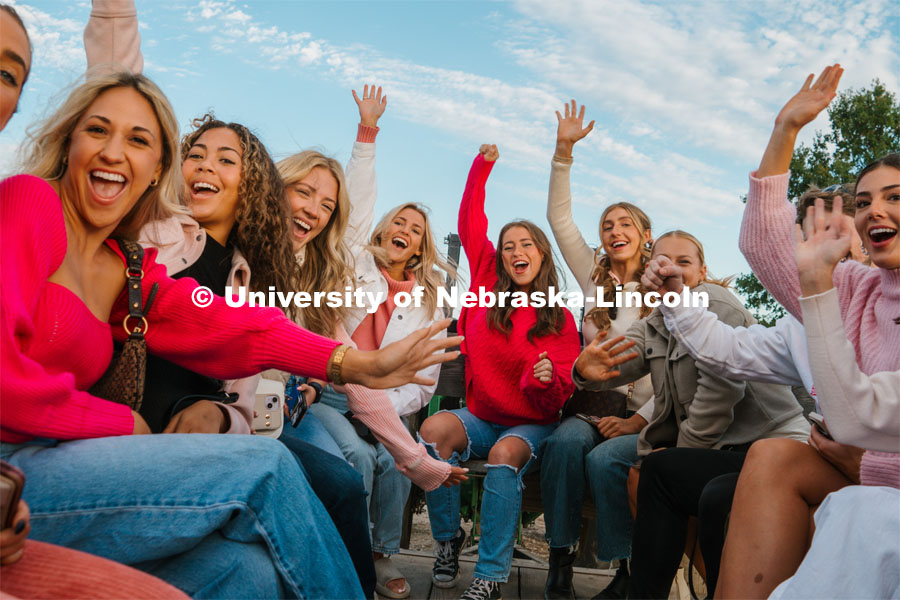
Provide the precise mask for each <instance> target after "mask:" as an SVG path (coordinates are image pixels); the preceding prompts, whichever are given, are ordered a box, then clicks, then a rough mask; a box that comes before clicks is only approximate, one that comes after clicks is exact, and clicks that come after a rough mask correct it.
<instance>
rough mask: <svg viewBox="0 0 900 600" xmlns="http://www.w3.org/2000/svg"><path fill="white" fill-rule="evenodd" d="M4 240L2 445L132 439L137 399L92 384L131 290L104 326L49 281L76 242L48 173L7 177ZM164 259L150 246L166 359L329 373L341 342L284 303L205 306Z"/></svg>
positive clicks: (224, 375)
mask: <svg viewBox="0 0 900 600" xmlns="http://www.w3.org/2000/svg"><path fill="white" fill-rule="evenodd" d="M0 238H2V240H3V243H2V249H0V281H2V282H3V292H2V294H0V325H2V330H0V336H2V337H0V414H2V422H0V440H2V441H4V442H13V443H19V442H24V441H27V440H29V439H31V438H35V437H46V438H54V439H81V438H91V437H103V436H110V435H128V434H130V433H131V432H132V430H133V428H134V422H133V419H132V416H131V410H130V409H129V408H128V407H127V406H125V405H123V404H117V403H115V402H109V401H107V400H103V399H100V398H97V397H95V396H92V395H90V394H88V393H87V392H86V391H84V390H86V389H88V388H89V387H90V386H91V385H92V384H93V383H94V382H95V381H97V379H99V378H100V376H101V375H102V374H103V372H104V371H105V370H106V368H107V366H108V365H109V361H110V358H111V356H112V339H113V337H115V338H116V339H118V340H124V338H125V331H124V329H123V327H122V320H123V319H124V317H125V315H126V314H127V312H128V311H127V306H126V295H125V293H124V290H123V293H122V295H121V296H120V297H119V299H118V300H117V301H116V303H115V305H114V306H113V309H112V313H111V314H110V317H109V323H104V322H101V321H99V320H98V319H97V318H96V317H95V316H94V315H93V314H92V313H91V312H90V310H89V309H88V308H87V306H86V305H85V304H84V302H82V301H81V299H80V298H79V297H78V296H76V295H75V294H74V293H72V292H71V291H70V290H69V289H67V288H65V287H63V286H61V285H58V284H55V283H52V282H49V281H47V279H48V278H49V277H50V275H52V274H53V273H55V272H56V270H57V269H59V267H60V265H61V264H62V261H63V258H64V257H65V254H66V246H67V239H66V227H65V222H64V219H63V213H62V203H61V201H60V198H59V196H58V195H57V194H56V192H55V191H54V190H53V188H52V187H50V185H48V184H47V182H45V181H44V180H43V179H40V178H37V177H33V176H30V175H19V176H16V177H11V178H9V179H6V180H4V181H3V182H2V183H0ZM108 243H109V244H110V247H111V248H112V249H113V250H114V251H116V253H117V254H119V256H120V257H122V255H121V253H119V250H118V245H116V244H115V243H113V242H108ZM155 257H156V250H155V249H149V250H146V253H145V256H144V279H143V282H142V292H143V295H144V300H145V302H146V299H147V295H148V294H149V293H150V289H151V288H152V287H153V284H154V283H159V292H158V293H157V295H156V299H155V300H154V302H153V305H152V307H151V310H150V313H149V314H148V320H149V323H150V324H149V328H148V331H147V335H146V340H147V346H148V348H149V350H150V351H152V352H153V353H154V354H156V355H158V356H161V357H163V358H165V359H167V360H170V361H172V362H174V363H176V364H179V365H182V366H184V367H187V368H189V369H191V370H193V371H196V372H198V373H201V374H203V375H207V376H210V377H215V378H218V379H236V378H239V377H246V376H248V375H253V374H255V373H259V372H261V371H263V370H265V369H270V368H275V369H281V370H284V371H289V372H292V373H302V374H305V375H309V376H312V377H317V378H320V379H322V378H325V369H326V366H327V364H328V359H329V357H330V356H331V353H332V352H333V351H334V348H335V347H336V346H337V345H338V343H337V342H336V341H334V340H329V339H326V338H322V337H319V336H317V335H315V334H312V333H310V332H308V331H306V330H303V329H301V328H300V327H298V326H297V325H295V324H294V323H292V322H291V321H290V320H289V319H288V318H287V317H285V316H284V314H283V313H282V312H281V311H280V310H278V309H277V308H250V307H240V308H232V307H229V306H227V305H226V304H225V301H224V299H222V298H220V297H215V298H214V300H213V303H212V304H211V305H210V306H208V307H206V308H197V307H196V306H195V305H194V304H193V302H192V301H191V292H192V290H193V289H194V288H195V287H196V286H197V282H196V281H194V280H193V279H188V278H185V279H179V280H177V281H176V280H174V279H171V278H169V277H168V276H166V270H165V267H163V266H161V265H158V264H156V262H155V260H154V259H155ZM122 260H123V264H124V257H122Z"/></svg>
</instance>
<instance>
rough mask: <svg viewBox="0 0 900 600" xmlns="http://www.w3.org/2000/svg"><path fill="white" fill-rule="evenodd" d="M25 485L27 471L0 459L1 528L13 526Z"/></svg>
mask: <svg viewBox="0 0 900 600" xmlns="http://www.w3.org/2000/svg"><path fill="white" fill-rule="evenodd" d="M24 487H25V473H23V472H22V471H20V470H19V469H18V468H16V467H14V466H12V465H11V464H9V463H8V462H6V461H0V528H2V529H8V528H10V527H12V526H13V520H14V519H15V518H16V510H17V509H18V506H19V500H20V499H21V498H22V488H24Z"/></svg>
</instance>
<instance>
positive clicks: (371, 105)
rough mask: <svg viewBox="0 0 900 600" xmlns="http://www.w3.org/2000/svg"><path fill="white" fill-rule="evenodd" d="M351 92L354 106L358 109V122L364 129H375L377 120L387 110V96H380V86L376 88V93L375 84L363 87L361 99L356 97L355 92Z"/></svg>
mask: <svg viewBox="0 0 900 600" xmlns="http://www.w3.org/2000/svg"><path fill="white" fill-rule="evenodd" d="M351 91H352V92H353V99H354V100H356V106H357V107H359V122H360V123H362V124H363V126H364V127H377V126H378V119H380V118H381V115H383V114H384V110H385V109H386V108H387V95H385V96H382V95H381V86H378V89H377V91H376V89H375V84H372V85H371V87H370V86H368V85H366V86H364V87H363V95H362V98H360V97H359V96H357V95H356V90H351Z"/></svg>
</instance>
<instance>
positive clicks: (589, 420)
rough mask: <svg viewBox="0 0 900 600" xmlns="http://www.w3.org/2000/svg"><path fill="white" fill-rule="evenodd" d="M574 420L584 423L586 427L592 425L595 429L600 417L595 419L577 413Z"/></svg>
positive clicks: (592, 416) (591, 416)
mask: <svg viewBox="0 0 900 600" xmlns="http://www.w3.org/2000/svg"><path fill="white" fill-rule="evenodd" d="M575 418H576V419H581V420H582V421H584V422H585V423H587V424H588V425H593V426H594V427H596V426H597V423H599V422H600V417H595V416H594V415H586V414H584V413H577V414H576V415H575Z"/></svg>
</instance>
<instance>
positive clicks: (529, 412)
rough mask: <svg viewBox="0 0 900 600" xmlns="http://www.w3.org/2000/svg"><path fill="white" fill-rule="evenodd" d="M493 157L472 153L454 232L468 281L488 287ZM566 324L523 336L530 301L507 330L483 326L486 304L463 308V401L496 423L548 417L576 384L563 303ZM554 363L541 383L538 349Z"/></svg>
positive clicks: (574, 338)
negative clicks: (487, 204)
mask: <svg viewBox="0 0 900 600" xmlns="http://www.w3.org/2000/svg"><path fill="white" fill-rule="evenodd" d="M493 166H494V163H492V162H487V161H485V160H484V158H483V157H482V156H480V155H479V156H478V157H476V158H475V162H474V163H472V169H471V170H470V171H469V179H468V181H467V182H466V190H465V192H464V193H463V198H462V203H461V205H460V207H459V238H460V241H461V242H462V246H463V248H464V249H465V251H466V257H467V258H468V259H469V271H470V272H471V273H472V285H471V287H470V288H469V289H470V290H471V291H474V292H476V293H477V291H478V289H479V288H480V287H484V288H485V290H489V291H490V290H493V289H494V284H496V282H497V273H496V271H495V269H496V250H495V249H494V245H493V244H492V243H491V242H490V240H489V239H488V237H487V224H488V223H487V217H486V216H485V214H484V195H485V194H484V186H485V183H486V182H487V178H488V175H490V173H491V169H492V168H493ZM563 313H564V315H565V324H564V325H563V328H562V331H561V332H560V333H558V334H557V335H546V336H543V337H539V338H535V340H534V342H530V341H528V338H527V336H526V334H527V332H528V330H529V329H530V328H531V327H532V326H533V325H534V323H535V321H536V320H537V311H536V309H535V308H533V307H530V306H529V307H522V308H516V309H515V310H514V311H513V313H512V319H511V320H512V331H511V333H510V335H509V336H506V335H504V334H502V333H500V332H499V331H496V330H494V329H492V328H490V327H488V323H487V308H483V307H473V308H464V309H463V311H462V314H460V317H459V325H458V329H459V332H460V334H462V335H464V336H465V337H466V339H465V341H464V342H463V345H462V350H463V353H464V354H465V356H466V407H467V408H468V409H469V411H470V412H471V413H472V414H473V415H475V416H476V417H478V418H479V419H484V420H485V421H490V422H492V423H497V424H500V425H519V424H523V423H553V422H555V421H558V420H559V411H560V409H561V408H562V406H563V404H565V402H566V400H567V399H568V398H569V396H571V395H572V392H573V391H574V390H575V384H574V383H573V382H572V365H573V364H574V363H575V359H576V358H578V353H579V352H580V351H581V345H580V343H579V340H578V331H577V330H576V328H575V319H574V318H573V317H572V313H570V312H569V311H568V309H563ZM545 351H546V352H547V353H548V354H547V358H549V359H550V361H551V362H552V363H553V378H552V379H551V380H550V381H549V382H547V383H543V382H541V381H539V380H537V379H535V377H534V363H536V362H537V359H538V356H539V355H540V354H541V353H542V352H545Z"/></svg>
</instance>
